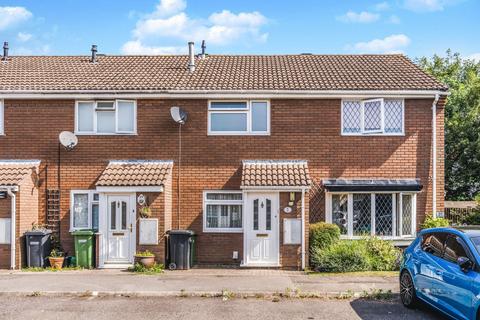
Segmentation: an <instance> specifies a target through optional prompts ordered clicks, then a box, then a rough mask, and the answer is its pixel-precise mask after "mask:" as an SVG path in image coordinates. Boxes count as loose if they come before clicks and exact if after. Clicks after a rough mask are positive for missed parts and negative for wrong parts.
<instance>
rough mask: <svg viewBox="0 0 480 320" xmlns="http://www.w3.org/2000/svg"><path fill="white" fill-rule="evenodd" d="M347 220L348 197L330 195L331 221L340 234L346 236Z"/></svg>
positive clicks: (344, 195)
mask: <svg viewBox="0 0 480 320" xmlns="http://www.w3.org/2000/svg"><path fill="white" fill-rule="evenodd" d="M347 219H348V195H346V194H334V195H332V221H333V223H335V224H336V225H337V226H338V227H339V228H340V232H341V233H342V234H347V221H348V220H347Z"/></svg>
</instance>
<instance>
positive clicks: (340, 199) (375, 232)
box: [326, 192, 416, 239]
mask: <svg viewBox="0 0 480 320" xmlns="http://www.w3.org/2000/svg"><path fill="white" fill-rule="evenodd" d="M326 212H327V215H326V221H327V222H329V223H334V224H336V225H338V226H339V228H340V232H341V234H342V237H343V238H349V239H358V238H362V237H365V236H378V237H381V238H385V239H401V238H413V237H414V236H415V231H416V194H415V193H411V192H375V193H372V192H351V193H348V192H344V193H342V192H332V193H327V197H326Z"/></svg>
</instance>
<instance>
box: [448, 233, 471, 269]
mask: <svg viewBox="0 0 480 320" xmlns="http://www.w3.org/2000/svg"><path fill="white" fill-rule="evenodd" d="M462 243H463V241H462V240H461V239H460V238H459V237H457V236H455V235H450V236H449V237H448V238H447V241H446V242H445V253H444V255H443V258H444V259H445V260H447V261H450V262H453V263H457V259H458V258H459V257H468V255H467V252H466V251H465V249H464V247H463V245H462Z"/></svg>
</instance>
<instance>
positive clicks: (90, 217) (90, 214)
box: [70, 190, 100, 232]
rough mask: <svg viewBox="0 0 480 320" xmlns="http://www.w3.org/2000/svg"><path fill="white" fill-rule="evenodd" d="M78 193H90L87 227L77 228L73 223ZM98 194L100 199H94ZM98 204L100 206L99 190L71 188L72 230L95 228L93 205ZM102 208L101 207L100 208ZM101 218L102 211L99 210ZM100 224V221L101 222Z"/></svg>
mask: <svg viewBox="0 0 480 320" xmlns="http://www.w3.org/2000/svg"><path fill="white" fill-rule="evenodd" d="M76 194H88V227H87V228H77V227H75V226H74V225H73V222H74V219H73V206H74V196H75V195H76ZM95 194H98V200H95V199H94V195H95ZM94 204H96V205H98V206H100V193H99V192H98V191H97V190H71V191H70V232H73V231H78V230H92V229H93V210H92V207H93V205H94ZM99 209H100V208H99ZM99 219H100V212H99ZM99 224H100V222H99Z"/></svg>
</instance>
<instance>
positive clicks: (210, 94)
mask: <svg viewBox="0 0 480 320" xmlns="http://www.w3.org/2000/svg"><path fill="white" fill-rule="evenodd" d="M437 94H438V95H444V96H445V95H448V94H449V93H448V92H445V91H438V90H224V91H215V90H166V91H105V90H93V91H49V92H46V91H40V90H39V91H25V90H8V91H0V99H86V100H91V99H180V98H181V99H320V98H359V99H366V98H372V97H382V98H434V97H435V95H437Z"/></svg>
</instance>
